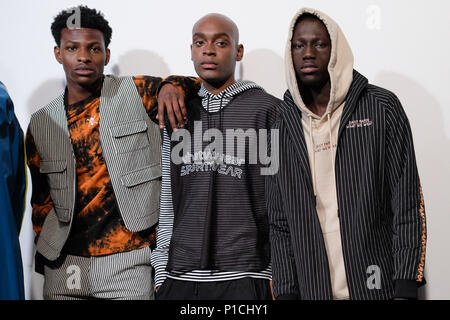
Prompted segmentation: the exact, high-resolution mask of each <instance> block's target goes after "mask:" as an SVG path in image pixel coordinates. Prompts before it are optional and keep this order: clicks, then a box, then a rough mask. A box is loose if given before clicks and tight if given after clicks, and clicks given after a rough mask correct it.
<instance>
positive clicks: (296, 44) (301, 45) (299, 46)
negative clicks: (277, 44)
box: [292, 43, 303, 49]
mask: <svg viewBox="0 0 450 320" xmlns="http://www.w3.org/2000/svg"><path fill="white" fill-rule="evenodd" d="M292 48H293V49H301V48H303V44H301V43H294V45H293V46H292Z"/></svg>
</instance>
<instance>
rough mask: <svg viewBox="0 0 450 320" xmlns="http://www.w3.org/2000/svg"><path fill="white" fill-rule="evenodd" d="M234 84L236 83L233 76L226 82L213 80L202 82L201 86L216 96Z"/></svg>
mask: <svg viewBox="0 0 450 320" xmlns="http://www.w3.org/2000/svg"><path fill="white" fill-rule="evenodd" d="M234 83H236V80H235V79H234V76H233V77H231V78H229V79H228V80H226V81H218V82H214V80H213V81H211V80H203V85H204V86H205V88H206V89H207V90H208V91H209V92H211V93H212V94H215V95H218V94H219V93H221V92H222V91H223V90H225V89H226V88H228V87H229V86H231V85H232V84H234Z"/></svg>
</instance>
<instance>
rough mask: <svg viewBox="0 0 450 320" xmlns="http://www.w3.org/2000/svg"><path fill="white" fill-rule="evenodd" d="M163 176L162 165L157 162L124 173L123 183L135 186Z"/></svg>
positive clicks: (127, 185)
mask: <svg viewBox="0 0 450 320" xmlns="http://www.w3.org/2000/svg"><path fill="white" fill-rule="evenodd" d="M160 177H161V165H160V164H159V163H158V164H155V165H153V166H150V167H145V168H142V169H139V170H136V171H133V172H129V173H126V174H124V175H122V177H121V180H122V184H123V185H124V186H126V187H129V188H130V187H134V186H137V185H139V184H142V183H145V182H148V181H151V180H154V179H157V178H160Z"/></svg>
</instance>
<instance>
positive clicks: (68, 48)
mask: <svg viewBox="0 0 450 320" xmlns="http://www.w3.org/2000/svg"><path fill="white" fill-rule="evenodd" d="M67 50H68V51H75V50H76V47H72V46H71V47H67Z"/></svg>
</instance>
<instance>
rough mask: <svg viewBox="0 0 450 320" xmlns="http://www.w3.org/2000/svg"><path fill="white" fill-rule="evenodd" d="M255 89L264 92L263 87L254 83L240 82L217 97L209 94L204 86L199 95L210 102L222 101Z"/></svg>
mask: <svg viewBox="0 0 450 320" xmlns="http://www.w3.org/2000/svg"><path fill="white" fill-rule="evenodd" d="M253 88H257V89H261V90H264V89H263V88H262V87H260V86H259V85H257V84H256V83H254V82H252V81H247V80H239V81H236V82H235V83H233V84H232V85H231V86H229V87H228V88H226V89H225V90H223V91H221V92H220V93H219V94H217V95H216V94H213V93H211V92H209V91H208V89H206V88H205V86H204V84H202V86H201V88H200V91H199V92H198V95H199V96H200V97H202V98H209V99H210V100H220V99H226V98H228V99H231V98H232V97H234V96H236V95H238V94H240V93H242V92H244V91H247V90H249V89H253Z"/></svg>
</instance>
